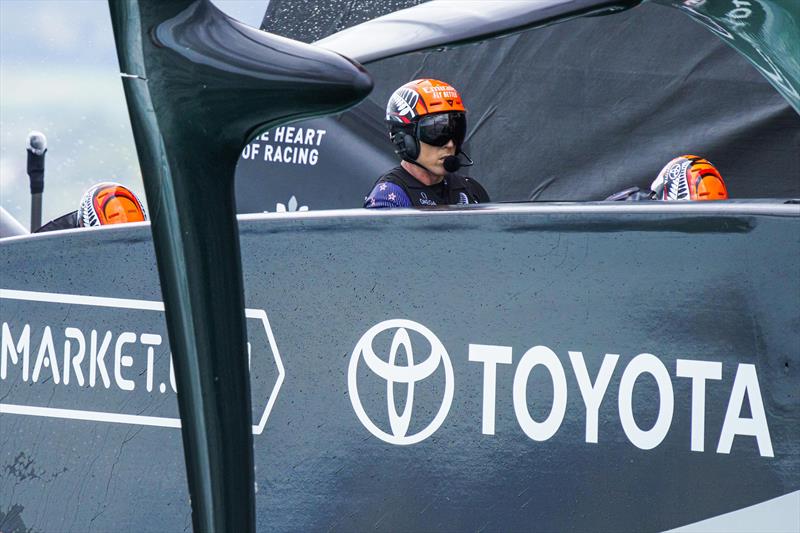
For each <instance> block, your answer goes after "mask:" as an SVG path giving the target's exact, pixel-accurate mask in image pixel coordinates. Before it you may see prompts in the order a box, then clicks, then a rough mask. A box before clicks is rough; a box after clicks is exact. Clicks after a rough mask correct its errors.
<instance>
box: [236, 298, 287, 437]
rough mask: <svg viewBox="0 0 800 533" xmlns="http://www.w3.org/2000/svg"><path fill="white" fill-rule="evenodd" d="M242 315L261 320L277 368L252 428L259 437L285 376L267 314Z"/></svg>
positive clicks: (255, 311)
mask: <svg viewBox="0 0 800 533" xmlns="http://www.w3.org/2000/svg"><path fill="white" fill-rule="evenodd" d="M244 315H245V317H246V318H254V319H257V320H261V324H262V325H263V326H264V331H266V333H267V340H268V341H269V347H270V349H271V350H272V356H273V359H274V361H275V366H277V367H278V379H277V380H275V385H273V386H272V391H271V392H270V393H269V398H268V399H267V405H266V407H264V412H263V413H261V418H259V420H258V425H254V426H253V435H261V433H263V431H264V428H265V427H266V425H267V419H268V418H269V415H270V413H271V412H272V407H273V406H274V405H275V401H276V400H277V399H278V392H280V390H281V385H283V379H284V377H285V376H286V371H285V370H284V368H283V360H282V359H281V354H280V352H278V345H277V344H276V343H275V336H274V335H273V334H272V327H271V326H270V325H269V318H267V312H266V311H265V310H263V309H251V308H245V310H244ZM251 382H252V379H251Z"/></svg>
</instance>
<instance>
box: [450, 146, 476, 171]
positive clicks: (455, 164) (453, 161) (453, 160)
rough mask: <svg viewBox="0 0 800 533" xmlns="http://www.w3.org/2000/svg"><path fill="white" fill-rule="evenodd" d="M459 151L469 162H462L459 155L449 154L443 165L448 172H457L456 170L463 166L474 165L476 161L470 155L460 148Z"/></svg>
mask: <svg viewBox="0 0 800 533" xmlns="http://www.w3.org/2000/svg"><path fill="white" fill-rule="evenodd" d="M458 153H459V154H461V155H463V156H464V157H466V158H467V162H466V163H462V162H461V160H460V159H459V158H458V156H457V155H449V156H447V157H445V158H444V161H442V166H443V167H444V169H445V170H446V171H447V172H455V171H456V170H458V169H459V168H461V167H471V166H472V165H474V164H475V162H474V161H473V160H472V159H470V157H469V156H468V155H467V154H465V153H464V152H462V151H461V150H459V151H458Z"/></svg>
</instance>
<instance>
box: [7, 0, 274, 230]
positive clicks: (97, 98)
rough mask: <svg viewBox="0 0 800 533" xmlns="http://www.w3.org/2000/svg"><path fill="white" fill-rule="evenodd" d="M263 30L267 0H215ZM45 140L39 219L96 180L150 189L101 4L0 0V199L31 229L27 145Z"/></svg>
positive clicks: (67, 207)
mask: <svg viewBox="0 0 800 533" xmlns="http://www.w3.org/2000/svg"><path fill="white" fill-rule="evenodd" d="M212 2H213V3H214V4H216V5H217V6H218V7H219V8H220V9H222V10H223V11H225V12H226V13H227V14H228V15H230V16H232V17H234V18H236V19H238V20H240V21H242V22H244V23H246V24H249V25H251V26H254V27H258V26H259V25H260V24H261V21H262V19H263V16H264V12H265V11H266V8H267V5H268V0H212ZM31 130H38V131H41V132H43V133H44V134H45V135H46V136H47V142H48V151H47V155H46V160H45V163H46V165H45V190H44V195H43V202H42V204H43V205H42V211H43V213H42V222H43V223H44V222H47V221H48V220H52V219H54V218H57V217H59V216H61V215H63V214H65V213H68V212H70V211H73V210H75V209H77V207H78V203H79V202H80V199H81V196H82V194H83V192H84V191H86V190H87V189H88V188H89V187H91V186H92V185H94V184H95V183H99V182H102V181H116V182H118V183H121V184H123V185H125V186H127V187H130V188H131V189H132V190H133V191H134V192H136V193H137V194H138V195H139V196H140V198H142V200H143V201H145V197H144V189H143V187H142V178H141V174H140V171H139V164H138V160H137V157H136V148H135V146H134V142H133V135H132V133H131V127H130V120H129V118H128V111H127V107H126V104H125V96H124V93H123V90H122V83H121V81H120V76H119V66H118V63H117V57H116V51H115V48H114V36H113V33H112V30H111V19H110V16H109V10H108V3H107V2H106V1H105V0H0V205H2V207H4V208H5V209H6V210H7V211H8V212H9V213H11V215H13V216H14V217H15V218H16V219H17V220H18V221H19V222H20V223H22V225H23V226H25V227H26V228H27V227H28V226H29V224H30V189H29V184H28V176H27V174H26V169H25V167H26V157H27V156H26V150H25V141H26V139H27V137H28V133H29V132H30V131H31Z"/></svg>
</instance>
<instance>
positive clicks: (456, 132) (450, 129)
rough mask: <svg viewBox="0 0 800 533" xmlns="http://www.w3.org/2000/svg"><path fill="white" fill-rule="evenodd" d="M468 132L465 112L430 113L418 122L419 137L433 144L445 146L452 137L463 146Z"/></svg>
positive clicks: (457, 143)
mask: <svg viewBox="0 0 800 533" xmlns="http://www.w3.org/2000/svg"><path fill="white" fill-rule="evenodd" d="M466 134H467V115H466V114H464V113H441V114H438V115H428V116H425V117H422V118H421V119H419V121H418V122H417V138H418V139H419V140H420V141H422V142H424V143H425V144H431V145H433V146H444V145H445V144H447V142H448V141H449V140H450V139H452V140H453V142H454V143H455V145H456V146H461V144H462V143H463V142H464V137H465V136H466Z"/></svg>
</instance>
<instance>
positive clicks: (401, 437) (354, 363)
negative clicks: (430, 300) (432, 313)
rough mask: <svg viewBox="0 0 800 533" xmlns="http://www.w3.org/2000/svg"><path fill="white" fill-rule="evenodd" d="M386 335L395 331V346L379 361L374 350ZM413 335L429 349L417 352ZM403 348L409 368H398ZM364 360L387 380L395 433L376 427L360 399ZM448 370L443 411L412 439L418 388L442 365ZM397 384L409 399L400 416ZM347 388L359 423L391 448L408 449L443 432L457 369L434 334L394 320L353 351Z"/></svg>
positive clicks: (364, 338) (369, 333)
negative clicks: (378, 339) (360, 370)
mask: <svg viewBox="0 0 800 533" xmlns="http://www.w3.org/2000/svg"><path fill="white" fill-rule="evenodd" d="M384 331H394V337H393V339H392V345H391V348H390V350H389V354H388V360H386V359H385V358H381V357H378V356H377V355H376V354H375V351H374V349H373V347H372V343H373V341H374V340H375V337H376V336H378V335H379V334H380V333H382V332H384ZM409 331H414V332H417V333H419V334H420V335H422V337H424V338H425V340H426V341H427V344H428V345H429V347H428V346H424V347H422V349H419V348H420V347H417V348H418V350H417V351H416V352H415V351H414V349H413V347H412V343H411V337H410V335H409V333H408V332H409ZM401 347H402V348H403V349H404V351H405V354H406V362H407V364H406V365H398V364H396V362H395V361H396V359H397V353H398V351H399V350H400V348H401ZM428 348H429V350H430V351H429V353H427V357H425V358H424V359H422V360H420V362H416V361H415V353H416V354H420V353H421V354H423V355H424V354H425V353H426V351H428ZM362 358H363V360H364V362H365V363H366V365H367V367H368V368H369V369H370V370H371V371H372V372H373V373H374V374H375V375H377V376H379V377H380V378H382V379H384V380H386V408H387V410H388V414H389V426H390V430H391V433H387V432H386V431H384V430H382V429H380V428H379V427H378V426H377V425H375V423H374V422H373V421H372V420H371V419H370V418H369V416H367V413H366V411H365V410H364V406H363V405H362V404H361V399H360V397H359V395H358V377H357V374H358V367H359V362H360V361H361V359H362ZM440 364H442V365H443V366H444V377H445V389H444V397H443V398H442V404H441V406H440V407H439V411H438V412H437V413H436V416H435V417H434V418H433V420H432V421H431V422H430V424H428V425H427V426H426V427H425V428H424V429H422V430H421V431H419V432H417V433H414V434H411V435H408V429H409V425H410V424H411V414H412V409H413V405H414V384H415V383H417V382H418V381H422V380H424V379H426V378H428V377H429V376H431V375H432V374H433V373H434V372H435V371H436V369H438V368H439V365H440ZM395 383H401V384H405V385H406V386H407V388H406V399H405V405H404V407H403V412H402V413H398V412H397V406H396V404H395V401H394V398H395V392H394V385H395ZM347 386H348V388H349V390H350V402H351V403H352V404H353V409H354V410H355V412H356V415H357V416H358V419H359V420H360V421H361V423H362V424H363V425H364V427H365V428H367V429H368V430H369V432H370V433H372V434H373V435H375V436H376V437H378V438H379V439H381V440H383V441H385V442H388V443H390V444H397V445H408V444H416V443H417V442H420V441H423V440H425V439H427V438H428V437H430V436H431V435H432V434H433V432H434V431H436V430H437V429H439V426H441V425H442V422H444V419H445V418H446V417H447V413H448V412H449V411H450V405H451V404H452V402H453V390H454V388H455V385H454V383H453V365H452V364H451V363H450V357H449V356H448V355H447V350H445V348H444V345H443V344H442V342H441V341H440V340H439V339H438V337H436V335H434V334H433V332H432V331H431V330H429V329H428V328H426V327H425V326H423V325H422V324H418V323H417V322H413V321H411V320H402V319H393V320H386V321H384V322H381V323H380V324H377V325H375V326H373V327H371V328H370V329H369V331H367V332H366V333H365V334H364V335H363V336H362V337H361V339H359V341H358V343H357V344H356V347H355V348H354V349H353V355H352V356H351V357H350V367H349V369H348V372H347Z"/></svg>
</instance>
